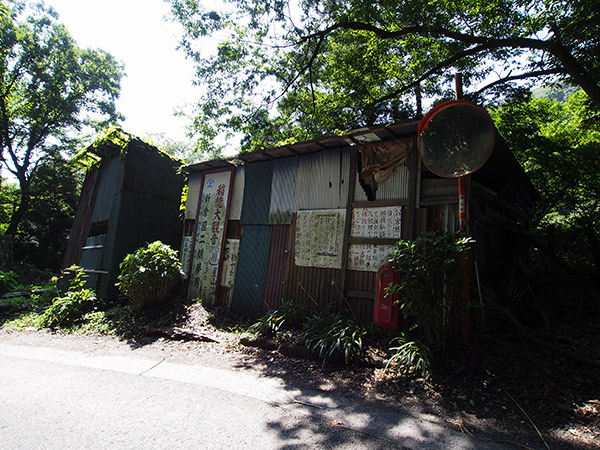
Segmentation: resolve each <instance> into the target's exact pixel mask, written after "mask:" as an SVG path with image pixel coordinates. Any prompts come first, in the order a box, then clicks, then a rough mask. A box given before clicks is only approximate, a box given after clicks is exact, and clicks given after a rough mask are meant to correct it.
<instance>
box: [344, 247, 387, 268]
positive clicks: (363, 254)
mask: <svg viewBox="0 0 600 450" xmlns="http://www.w3.org/2000/svg"><path fill="white" fill-rule="evenodd" d="M393 251H394V246H393V245H373V244H350V248H349V249H348V270H361V271H363V272H377V270H379V268H380V267H381V265H382V264H384V263H386V262H388V260H389V259H388V256H389V255H390V253H392V252H393Z"/></svg>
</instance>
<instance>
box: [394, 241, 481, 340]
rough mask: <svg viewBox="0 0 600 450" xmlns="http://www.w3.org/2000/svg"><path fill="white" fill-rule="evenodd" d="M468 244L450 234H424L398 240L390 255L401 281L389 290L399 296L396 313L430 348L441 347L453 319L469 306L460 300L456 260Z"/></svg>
mask: <svg viewBox="0 0 600 450" xmlns="http://www.w3.org/2000/svg"><path fill="white" fill-rule="evenodd" d="M471 242H472V240H471V238H459V237H457V236H456V235H455V234H452V233H445V234H436V233H429V232H427V233H423V234H422V235H421V236H420V237H419V238H417V239H415V240H412V241H404V240H401V241H399V242H398V243H397V244H396V249H395V251H394V252H393V253H392V261H393V263H394V265H395V267H396V268H397V269H398V270H399V271H400V272H401V274H402V281H401V282H400V283H399V284H395V285H391V286H390V288H389V289H390V291H391V292H398V293H399V294H400V302H399V307H400V310H401V311H402V312H403V313H404V316H405V317H409V318H410V319H411V320H413V321H414V322H415V324H416V326H418V327H419V328H420V329H421V331H422V332H423V334H424V335H425V340H426V344H427V345H429V346H431V347H432V348H436V347H439V346H441V345H443V343H444V340H445V338H446V336H447V334H448V330H449V329H450V327H451V326H453V325H454V324H455V319H456V317H458V316H459V315H460V312H461V311H464V310H465V309H467V308H468V307H469V305H464V304H462V303H461V302H462V300H461V298H460V287H461V278H460V261H461V259H462V258H464V254H465V253H466V252H467V250H468V248H469V245H470V243H471Z"/></svg>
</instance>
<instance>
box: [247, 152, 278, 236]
mask: <svg viewBox="0 0 600 450" xmlns="http://www.w3.org/2000/svg"><path fill="white" fill-rule="evenodd" d="M272 177H273V161H262V162H257V163H255V164H251V165H249V166H247V167H246V175H245V183H244V203H243V205H242V217H241V222H242V225H266V224H268V223H269V210H270V207H271V180H272Z"/></svg>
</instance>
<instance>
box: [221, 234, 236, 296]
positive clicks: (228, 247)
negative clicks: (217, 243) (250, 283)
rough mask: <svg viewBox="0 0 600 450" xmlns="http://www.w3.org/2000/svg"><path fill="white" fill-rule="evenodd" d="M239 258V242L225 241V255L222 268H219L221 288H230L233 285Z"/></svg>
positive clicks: (234, 240)
mask: <svg viewBox="0 0 600 450" xmlns="http://www.w3.org/2000/svg"><path fill="white" fill-rule="evenodd" d="M239 256H240V240H239V239H226V240H225V255H224V256H223V267H222V268H221V286H223V287H227V288H232V287H233V284H234V283H235V274H236V272H237V264H238V259H239Z"/></svg>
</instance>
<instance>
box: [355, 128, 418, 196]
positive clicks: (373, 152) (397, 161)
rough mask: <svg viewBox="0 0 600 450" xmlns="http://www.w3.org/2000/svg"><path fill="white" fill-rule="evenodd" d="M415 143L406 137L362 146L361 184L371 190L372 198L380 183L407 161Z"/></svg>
mask: <svg viewBox="0 0 600 450" xmlns="http://www.w3.org/2000/svg"><path fill="white" fill-rule="evenodd" d="M413 145H414V139H413V138H405V139H396V140H394V141H388V142H373V143H370V144H365V145H364V146H362V147H361V149H360V152H361V154H362V156H361V170H360V184H361V185H362V186H363V187H364V188H365V189H366V190H368V191H370V192H369V195H368V197H369V198H370V199H375V196H376V194H375V193H376V192H377V190H378V185H379V184H380V183H383V182H384V181H385V180H387V179H388V178H390V177H391V176H392V175H393V174H394V171H395V170H396V169H397V168H398V167H399V166H400V165H402V164H404V163H405V162H406V160H407V158H408V153H409V152H410V150H411V149H412V148H413Z"/></svg>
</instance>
